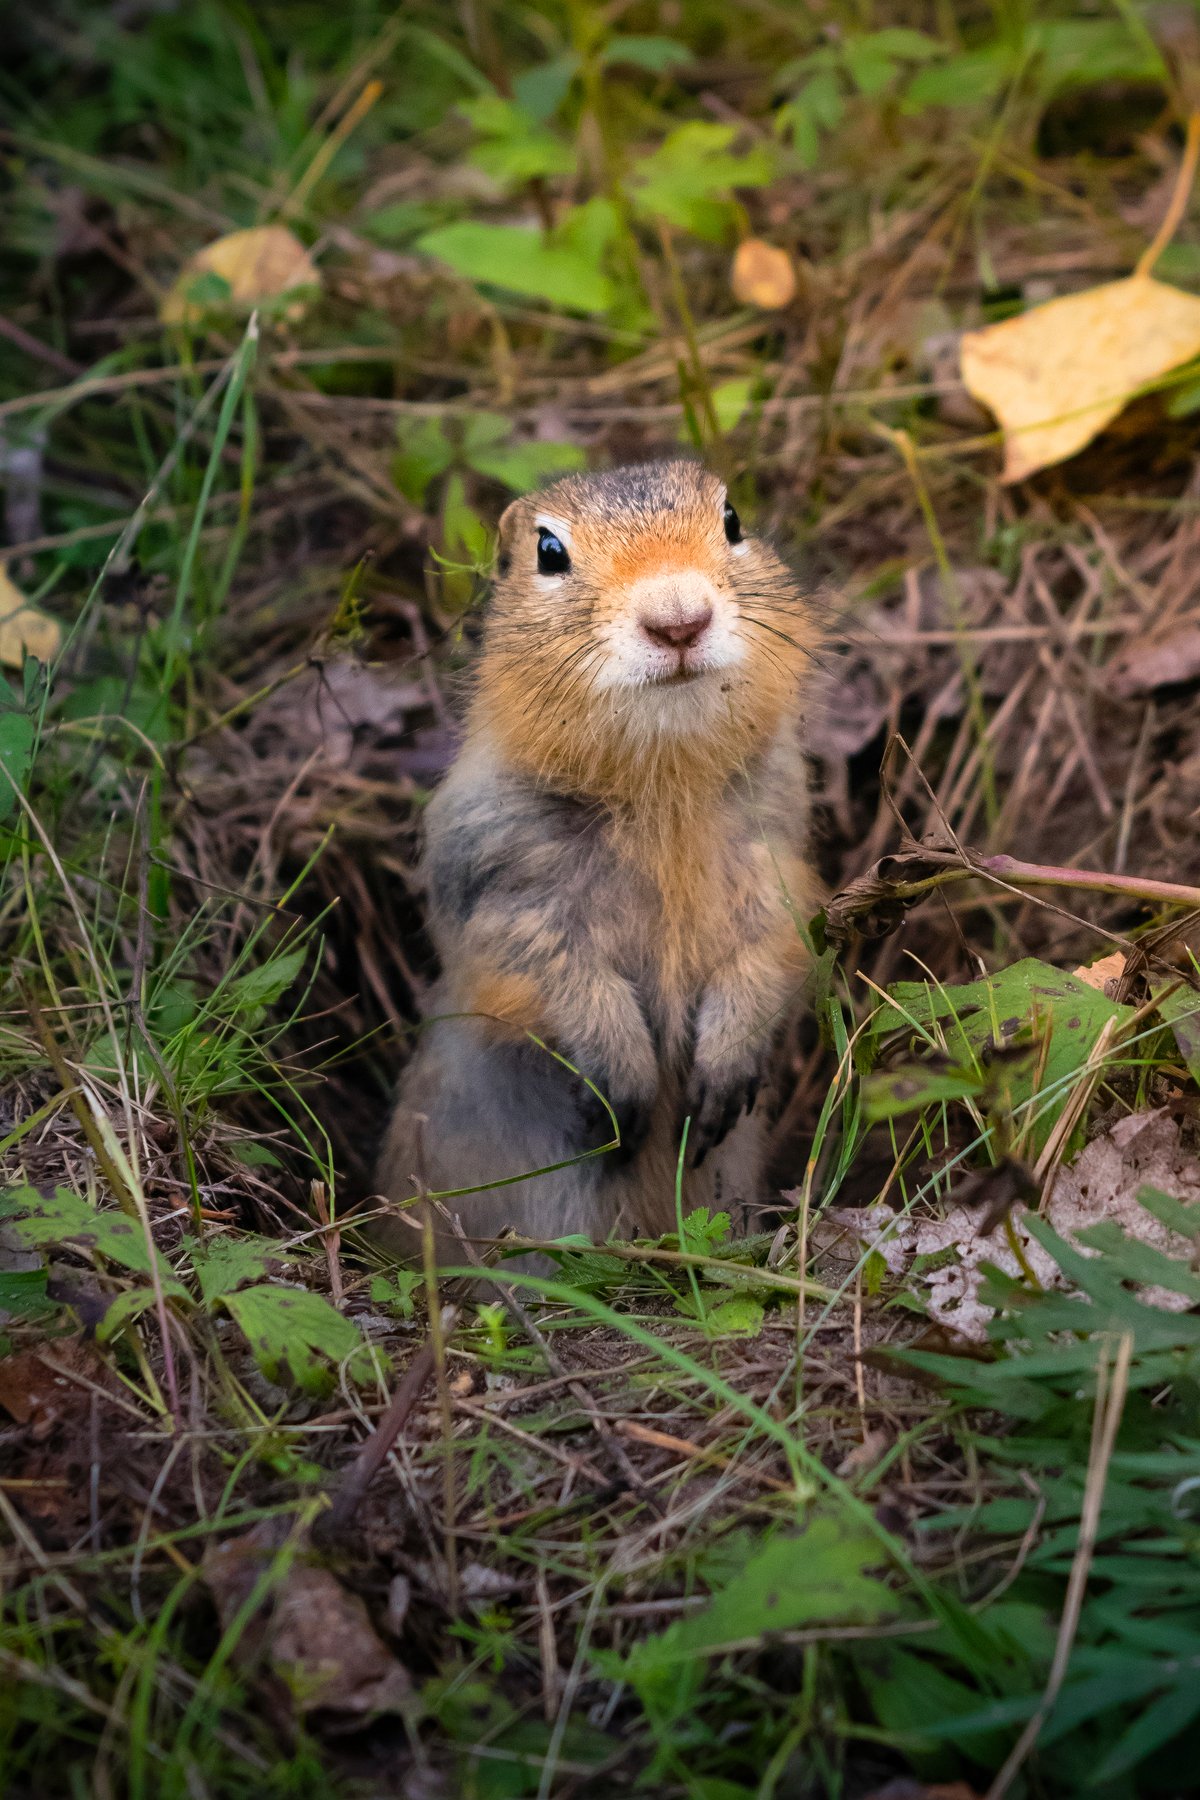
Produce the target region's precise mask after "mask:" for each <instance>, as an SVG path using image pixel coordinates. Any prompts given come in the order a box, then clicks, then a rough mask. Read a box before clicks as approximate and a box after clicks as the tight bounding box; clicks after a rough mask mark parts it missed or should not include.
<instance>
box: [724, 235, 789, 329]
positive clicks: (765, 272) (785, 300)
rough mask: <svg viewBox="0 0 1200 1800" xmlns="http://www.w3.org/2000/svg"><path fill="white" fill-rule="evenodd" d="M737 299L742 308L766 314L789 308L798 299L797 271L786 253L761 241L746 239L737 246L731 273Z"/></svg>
mask: <svg viewBox="0 0 1200 1800" xmlns="http://www.w3.org/2000/svg"><path fill="white" fill-rule="evenodd" d="M730 284H731V286H732V288H733V292H734V298H735V299H737V300H740V301H741V303H742V305H743V306H760V307H762V308H763V310H764V311H766V312H773V311H777V310H778V309H779V308H780V307H783V306H790V305H791V303H792V301H793V300H794V299H795V298H796V270H795V266H794V264H793V262H792V259H791V257H790V256H789V255H788V253H787V251H786V250H780V249H779V247H778V245H776V244H768V243H766V242H764V240H763V239H762V238H746V240H745V241H744V242H743V243H741V244H739V245H738V247H737V254H736V255H735V256H734V259H733V269H732V272H731V274H730Z"/></svg>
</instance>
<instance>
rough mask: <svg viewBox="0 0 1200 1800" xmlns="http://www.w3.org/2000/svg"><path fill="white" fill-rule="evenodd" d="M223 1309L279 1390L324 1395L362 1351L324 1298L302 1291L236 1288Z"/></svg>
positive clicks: (356, 1335) (350, 1327) (355, 1334)
mask: <svg viewBox="0 0 1200 1800" xmlns="http://www.w3.org/2000/svg"><path fill="white" fill-rule="evenodd" d="M221 1304H222V1305H223V1306H224V1307H225V1308H226V1310H227V1311H228V1312H229V1314H230V1315H231V1317H232V1318H233V1319H234V1320H235V1321H236V1323H237V1325H238V1327H239V1329H240V1330H241V1331H242V1333H243V1334H244V1336H245V1338H246V1341H247V1342H248V1343H249V1345H250V1348H251V1350H252V1352H253V1353H254V1360H255V1362H256V1363H257V1364H258V1366H259V1368H260V1369H261V1370H262V1372H263V1374H264V1375H265V1376H266V1377H267V1380H268V1381H273V1382H275V1383H276V1385H277V1386H279V1387H298V1388H301V1389H302V1390H303V1391H304V1393H306V1394H327V1393H329V1392H330V1390H331V1389H332V1387H333V1385H334V1381H335V1379H336V1373H335V1372H336V1369H337V1366H338V1364H339V1363H341V1362H343V1361H344V1360H345V1359H346V1358H347V1357H353V1356H354V1354H355V1352H356V1351H359V1350H362V1349H364V1348H365V1345H364V1343H363V1338H362V1333H361V1332H360V1331H359V1329H358V1327H357V1325H355V1324H353V1323H352V1321H351V1320H349V1319H346V1318H343V1317H342V1315H341V1313H340V1312H337V1311H336V1310H335V1308H334V1307H332V1306H331V1305H330V1303H329V1301H328V1300H326V1299H325V1297H324V1296H323V1295H322V1294H310V1293H309V1292H308V1291H307V1289H304V1288H285V1287H275V1286H271V1285H270V1284H266V1285H263V1286H261V1287H249V1288H240V1289H239V1290H238V1291H237V1292H235V1293H227V1294H225V1295H223V1296H222V1300H221Z"/></svg>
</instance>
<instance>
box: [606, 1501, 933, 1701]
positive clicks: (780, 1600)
mask: <svg viewBox="0 0 1200 1800" xmlns="http://www.w3.org/2000/svg"><path fill="white" fill-rule="evenodd" d="M879 1560H880V1548H879V1540H878V1539H877V1538H876V1537H874V1536H872V1535H871V1534H870V1533H868V1532H866V1531H864V1530H863V1529H862V1528H861V1527H858V1526H855V1525H850V1524H849V1523H847V1522H846V1521H845V1520H843V1519H840V1518H838V1517H836V1516H835V1515H833V1514H830V1513H819V1514H818V1515H817V1516H816V1517H815V1518H814V1519H813V1520H812V1521H811V1522H810V1524H809V1525H808V1527H807V1529H806V1530H805V1531H803V1532H802V1533H801V1534H800V1535H799V1536H793V1535H791V1534H790V1533H789V1534H784V1533H782V1532H781V1533H778V1534H776V1535H775V1536H773V1537H771V1538H770V1539H768V1541H767V1542H766V1544H764V1545H763V1546H762V1547H761V1548H760V1549H758V1550H756V1551H755V1552H754V1553H753V1554H752V1555H751V1556H750V1557H749V1559H748V1561H747V1562H746V1563H745V1564H744V1565H743V1567H742V1568H741V1569H740V1570H739V1571H738V1572H737V1573H736V1574H735V1575H734V1576H733V1577H732V1578H731V1579H730V1580H729V1581H728V1582H727V1583H726V1585H725V1586H724V1587H723V1588H722V1589H721V1591H720V1592H719V1593H718V1594H716V1595H715V1596H714V1598H713V1599H712V1601H711V1602H710V1603H709V1605H708V1606H707V1607H705V1609H704V1610H703V1612H700V1613H694V1614H692V1615H691V1616H690V1617H688V1618H686V1619H681V1620H679V1621H678V1622H677V1623H676V1624H674V1625H671V1626H669V1627H668V1628H667V1630H666V1631H663V1632H659V1633H658V1634H657V1635H656V1636H653V1637H650V1638H647V1639H645V1640H643V1642H642V1643H640V1644H637V1645H635V1646H634V1648H633V1649H632V1650H631V1651H630V1653H629V1655H628V1656H627V1657H625V1658H624V1659H623V1661H622V1662H621V1663H620V1664H619V1665H618V1666H619V1667H620V1668H621V1671H622V1674H623V1675H624V1677H625V1679H627V1680H630V1681H632V1682H633V1683H634V1685H635V1686H640V1685H641V1683H642V1682H643V1681H644V1680H646V1678H647V1677H649V1676H653V1675H654V1674H655V1673H656V1672H657V1671H659V1670H662V1669H665V1668H667V1667H670V1666H671V1665H674V1664H679V1663H681V1662H689V1661H691V1660H692V1659H693V1658H695V1657H698V1656H710V1655H713V1654H714V1653H715V1652H717V1651H718V1650H720V1649H722V1648H723V1647H724V1646H725V1645H727V1644H735V1643H740V1642H742V1641H743V1640H746V1639H750V1640H752V1641H757V1640H759V1639H761V1638H762V1637H764V1636H765V1635H767V1634H768V1633H770V1632H775V1631H792V1630H795V1629H796V1627H797V1626H800V1625H809V1624H815V1623H817V1622H818V1621H819V1622H820V1623H822V1624H833V1623H838V1624H862V1623H867V1622H871V1621H874V1620H877V1619H886V1618H890V1617H892V1616H894V1614H895V1613H896V1612H897V1611H898V1610H899V1607H900V1601H899V1599H898V1597H897V1596H896V1594H894V1593H893V1592H892V1590H891V1589H890V1588H888V1587H887V1586H885V1584H884V1583H883V1582H882V1581H880V1580H879V1579H878V1578H877V1577H876V1576H874V1575H871V1574H868V1573H867V1571H868V1569H870V1568H872V1567H874V1566H876V1565H877V1564H878V1562H879Z"/></svg>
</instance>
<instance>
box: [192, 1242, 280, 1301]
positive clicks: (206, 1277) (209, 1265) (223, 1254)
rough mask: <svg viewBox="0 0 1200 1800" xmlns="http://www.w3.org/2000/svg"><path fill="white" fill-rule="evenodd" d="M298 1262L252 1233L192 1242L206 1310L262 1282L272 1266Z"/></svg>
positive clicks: (277, 1245) (273, 1244) (194, 1261)
mask: <svg viewBox="0 0 1200 1800" xmlns="http://www.w3.org/2000/svg"><path fill="white" fill-rule="evenodd" d="M295 1260H296V1257H295V1252H294V1251H291V1250H285V1249H284V1248H283V1247H282V1246H281V1245H280V1244H278V1243H277V1242H276V1241H275V1239H274V1238H268V1237H261V1236H259V1235H258V1234H257V1233H256V1232H253V1231H246V1232H239V1233H238V1234H237V1235H236V1236H234V1235H229V1236H226V1237H218V1238H212V1239H211V1240H210V1241H209V1242H208V1243H207V1244H202V1243H200V1242H193V1246H192V1265H193V1267H194V1268H195V1271H196V1277H197V1279H198V1281H199V1283H200V1293H201V1296H202V1298H203V1300H204V1303H205V1305H206V1306H212V1305H214V1304H215V1303H216V1302H217V1301H218V1300H223V1299H224V1298H225V1296H226V1295H227V1294H232V1293H233V1292H234V1291H235V1289H237V1288H239V1287H244V1286H245V1285H246V1283H247V1282H251V1281H261V1280H262V1278H263V1276H264V1275H267V1274H269V1273H270V1269H271V1265H272V1263H288V1262H294V1261H295Z"/></svg>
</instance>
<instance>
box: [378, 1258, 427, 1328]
mask: <svg viewBox="0 0 1200 1800" xmlns="http://www.w3.org/2000/svg"><path fill="white" fill-rule="evenodd" d="M424 1282H425V1276H424V1273H423V1272H422V1270H420V1269H393V1270H392V1272H391V1274H390V1275H373V1276H372V1277H371V1286H370V1288H369V1289H368V1292H369V1294H370V1296H371V1300H372V1302H373V1304H374V1305H375V1306H386V1307H388V1308H389V1309H390V1310H391V1311H393V1312H397V1313H399V1315H400V1317H401V1318H402V1319H411V1318H412V1316H413V1310H414V1297H415V1295H416V1294H417V1292H418V1291H419V1289H420V1288H421V1287H422V1286H423V1285H424Z"/></svg>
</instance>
